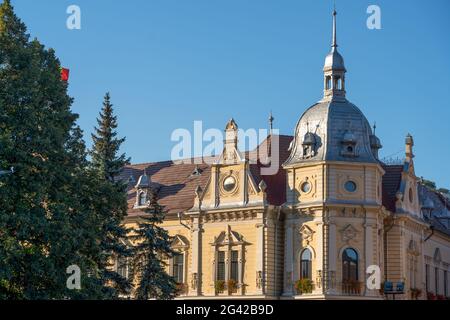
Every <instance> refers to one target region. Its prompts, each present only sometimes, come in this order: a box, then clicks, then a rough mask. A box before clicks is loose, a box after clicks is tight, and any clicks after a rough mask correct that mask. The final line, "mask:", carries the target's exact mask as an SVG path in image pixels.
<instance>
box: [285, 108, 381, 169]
mask: <svg viewBox="0 0 450 320" xmlns="http://www.w3.org/2000/svg"><path fill="white" fill-rule="evenodd" d="M312 126H313V127H315V128H316V131H315V141H316V144H315V148H316V149H315V153H314V156H312V157H308V158H305V157H304V155H303V152H304V151H303V146H302V144H303V140H304V138H306V135H307V133H308V132H309V128H310V127H312ZM371 135H372V129H371V127H370V125H369V122H368V121H367V119H366V117H365V116H364V114H363V113H362V112H361V110H360V109H359V108H358V107H356V106H355V105H354V104H352V103H351V102H349V101H348V100H346V99H345V100H343V101H334V100H332V101H324V100H322V101H319V102H318V103H316V104H314V105H313V106H311V107H310V108H309V109H307V110H306V111H305V112H304V113H303V115H302V116H301V118H300V119H299V121H298V123H297V126H296V129H295V135H294V140H293V144H292V150H291V155H290V156H289V158H288V159H287V160H286V162H285V163H284V165H285V166H289V165H293V164H296V163H302V162H311V161H324V160H328V161H347V162H348V161H352V162H364V163H377V162H378V161H377V160H376V157H375V155H374V154H373V152H372V149H371V140H370V136H371ZM343 137H344V139H348V140H351V141H352V144H353V145H354V148H355V154H357V156H354V157H352V158H351V159H350V158H348V157H347V156H346V155H345V153H344V154H343V152H342V148H343V144H342V142H343ZM356 151H357V152H356Z"/></svg>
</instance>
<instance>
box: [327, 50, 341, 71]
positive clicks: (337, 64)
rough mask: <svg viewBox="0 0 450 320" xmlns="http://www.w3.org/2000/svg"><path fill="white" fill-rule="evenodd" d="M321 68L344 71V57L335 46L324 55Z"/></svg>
mask: <svg viewBox="0 0 450 320" xmlns="http://www.w3.org/2000/svg"><path fill="white" fill-rule="evenodd" d="M323 70H324V71H326V70H340V71H346V70H345V65H344V58H343V57H342V56H341V54H340V53H339V52H338V51H337V49H336V48H333V50H332V51H331V52H330V53H329V54H328V55H327V56H326V57H325V64H324V66H323Z"/></svg>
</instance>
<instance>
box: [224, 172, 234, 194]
mask: <svg viewBox="0 0 450 320" xmlns="http://www.w3.org/2000/svg"><path fill="white" fill-rule="evenodd" d="M235 187H236V179H235V178H234V177H232V176H229V177H226V178H225V180H223V188H224V189H225V191H227V192H230V191H232V190H233V189H234V188H235Z"/></svg>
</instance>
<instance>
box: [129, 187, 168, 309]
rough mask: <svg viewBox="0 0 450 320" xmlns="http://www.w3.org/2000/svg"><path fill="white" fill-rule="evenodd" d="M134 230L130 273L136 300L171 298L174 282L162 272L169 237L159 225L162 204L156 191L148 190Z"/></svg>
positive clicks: (161, 215)
mask: <svg viewBox="0 0 450 320" xmlns="http://www.w3.org/2000/svg"><path fill="white" fill-rule="evenodd" d="M141 219H142V221H141V222H140V223H139V226H138V228H137V230H136V231H135V236H134V241H135V242H136V243H137V245H136V247H135V252H134V260H133V270H134V271H133V274H134V275H135V277H136V282H137V288H136V292H135V296H136V298H137V299H144V300H146V299H166V300H167V299H173V298H174V296H175V293H176V283H175V280H174V279H173V277H171V276H169V275H168V274H167V273H166V271H165V267H166V264H167V263H166V262H165V261H166V260H167V259H168V258H170V257H172V256H173V254H174V251H173V249H172V248H171V238H170V237H169V234H168V233H167V231H166V230H164V229H163V228H161V227H160V226H159V224H161V223H162V222H163V220H164V211H163V207H162V206H161V205H159V203H158V198H157V190H155V189H154V190H152V192H151V194H150V201H149V204H148V208H147V209H146V210H145V214H144V215H143V216H142V218H141Z"/></svg>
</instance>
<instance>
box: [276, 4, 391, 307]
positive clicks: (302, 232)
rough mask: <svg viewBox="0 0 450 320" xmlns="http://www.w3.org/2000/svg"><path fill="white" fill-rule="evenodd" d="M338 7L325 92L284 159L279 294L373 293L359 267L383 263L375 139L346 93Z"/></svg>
mask: <svg viewBox="0 0 450 320" xmlns="http://www.w3.org/2000/svg"><path fill="white" fill-rule="evenodd" d="M336 15H337V14H336V11H333V14H332V22H333V27H332V44H331V51H330V53H329V54H328V55H327V56H326V58H325V64H324V67H323V73H324V94H323V97H322V99H320V101H318V102H317V103H315V104H314V105H312V106H311V107H309V108H308V109H307V110H306V111H305V112H304V113H303V115H302V116H301V117H300V119H299V121H298V123H297V126H296V129H295V134H294V140H293V142H292V145H291V147H290V156H289V158H288V159H287V160H286V162H285V163H284V164H283V167H284V169H285V170H286V172H287V186H286V188H287V197H286V203H285V205H284V212H285V217H286V219H285V241H286V243H285V250H286V251H285V274H284V280H285V281H284V295H285V296H296V297H297V298H303V297H304V298H308V299H310V298H311V295H314V296H315V297H317V298H321V299H335V298H339V297H343V298H346V297H348V296H353V295H359V296H364V297H373V298H377V297H378V291H377V290H370V289H368V288H366V286H365V276H366V275H365V270H366V268H367V267H368V266H370V265H379V266H381V264H382V260H381V259H382V247H381V243H382V239H381V236H380V235H382V228H383V214H382V194H381V182H382V176H383V174H384V170H383V169H382V167H381V163H380V162H379V161H378V149H379V148H381V143H380V141H379V139H378V138H377V137H376V136H375V135H374V133H373V132H372V129H371V127H370V125H369V122H368V121H367V119H366V117H365V116H364V114H363V113H362V112H361V110H360V109H359V108H358V107H357V106H355V105H354V104H353V103H351V102H349V101H348V100H347V97H346V90H345V84H346V83H345V82H346V79H345V74H346V72H347V70H346V68H345V65H344V58H343V56H342V55H341V54H340V53H339V52H338V50H337V47H338V45H337V40H336V38H337V36H336V30H337V29H336ZM305 279H306V280H305ZM305 283H310V285H311V286H309V287H308V286H307V285H306V284H305ZM302 287H304V288H306V287H308V288H309V289H308V290H306V289H303V290H302V289H301V288H302Z"/></svg>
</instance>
